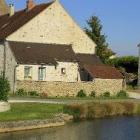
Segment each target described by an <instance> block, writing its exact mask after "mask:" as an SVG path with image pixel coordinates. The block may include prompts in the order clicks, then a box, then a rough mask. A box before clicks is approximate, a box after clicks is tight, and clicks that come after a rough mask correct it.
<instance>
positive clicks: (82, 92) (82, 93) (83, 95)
mask: <svg viewBox="0 0 140 140" xmlns="http://www.w3.org/2000/svg"><path fill="white" fill-rule="evenodd" d="M77 97H80V98H84V97H86V93H85V92H84V90H80V91H79V92H78V93H77Z"/></svg>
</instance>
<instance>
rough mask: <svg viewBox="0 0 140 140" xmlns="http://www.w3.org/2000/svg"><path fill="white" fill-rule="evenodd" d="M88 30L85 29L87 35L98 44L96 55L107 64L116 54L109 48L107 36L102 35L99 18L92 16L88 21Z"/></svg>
mask: <svg viewBox="0 0 140 140" xmlns="http://www.w3.org/2000/svg"><path fill="white" fill-rule="evenodd" d="M87 24H88V28H85V32H86V33H87V35H88V36H89V37H90V38H91V39H92V40H93V41H94V42H95V43H96V45H97V47H96V54H97V55H98V56H99V57H100V59H101V60H102V61H103V62H104V63H105V62H106V60H108V59H109V57H110V56H112V55H113V54H114V52H113V51H112V50H111V49H109V48H108V43H107V42H106V36H105V35H104V34H102V28H103V26H102V25H101V21H100V20H99V18H98V17H97V16H92V17H91V18H90V19H89V20H88V21H87Z"/></svg>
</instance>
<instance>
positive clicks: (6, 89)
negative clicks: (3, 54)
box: [0, 74, 10, 101]
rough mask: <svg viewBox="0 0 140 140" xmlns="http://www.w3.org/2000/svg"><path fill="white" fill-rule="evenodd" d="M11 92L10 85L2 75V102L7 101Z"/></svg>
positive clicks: (0, 81) (0, 96) (0, 89)
mask: <svg viewBox="0 0 140 140" xmlns="http://www.w3.org/2000/svg"><path fill="white" fill-rule="evenodd" d="M9 92H10V84H9V81H8V80H7V78H5V77H4V75H3V74H1V75H0V101H7V100H8V94H9Z"/></svg>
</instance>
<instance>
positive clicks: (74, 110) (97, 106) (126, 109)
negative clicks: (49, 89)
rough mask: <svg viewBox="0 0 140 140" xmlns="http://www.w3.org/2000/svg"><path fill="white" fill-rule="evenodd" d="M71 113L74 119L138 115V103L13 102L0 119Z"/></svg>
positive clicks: (24, 118)
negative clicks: (67, 103)
mask: <svg viewBox="0 0 140 140" xmlns="http://www.w3.org/2000/svg"><path fill="white" fill-rule="evenodd" d="M59 113H65V114H69V115H73V117H74V119H75V120H82V119H96V118H105V117H112V116H122V115H139V114H140V103H139V102H134V101H112V100H110V101H106V102H104V101H97V102H93V101H92V102H84V103H79V104H75V103H73V104H71V105H60V104H40V103H14V104H11V110H10V111H8V112H5V113H0V121H1V122H3V121H18V120H36V119H41V120H44V119H51V118H54V117H55V115H56V114H59Z"/></svg>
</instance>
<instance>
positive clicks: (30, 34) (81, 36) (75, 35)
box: [7, 1, 96, 54]
mask: <svg viewBox="0 0 140 140" xmlns="http://www.w3.org/2000/svg"><path fill="white" fill-rule="evenodd" d="M7 40H8V41H23V42H36V43H56V44H72V46H73V49H74V51H75V52H76V53H88V54H94V53H95V46H96V45H95V43H94V42H93V41H92V40H91V39H90V38H89V37H88V36H87V35H86V33H84V31H83V30H82V29H80V27H79V26H78V25H77V24H76V23H75V22H74V20H73V19H72V18H71V17H70V16H69V15H68V13H67V12H66V11H65V9H64V8H63V7H62V6H61V4H60V3H59V2H57V1H56V2H54V3H53V4H52V5H51V6H49V7H48V8H47V9H46V10H44V11H43V12H41V13H40V14H39V15H37V16H36V17H34V18H33V19H32V20H30V21H29V22H28V23H26V24H25V25H24V26H22V27H21V28H20V29H18V30H17V31H15V32H14V33H13V34H11V35H10V36H9V37H7Z"/></svg>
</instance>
